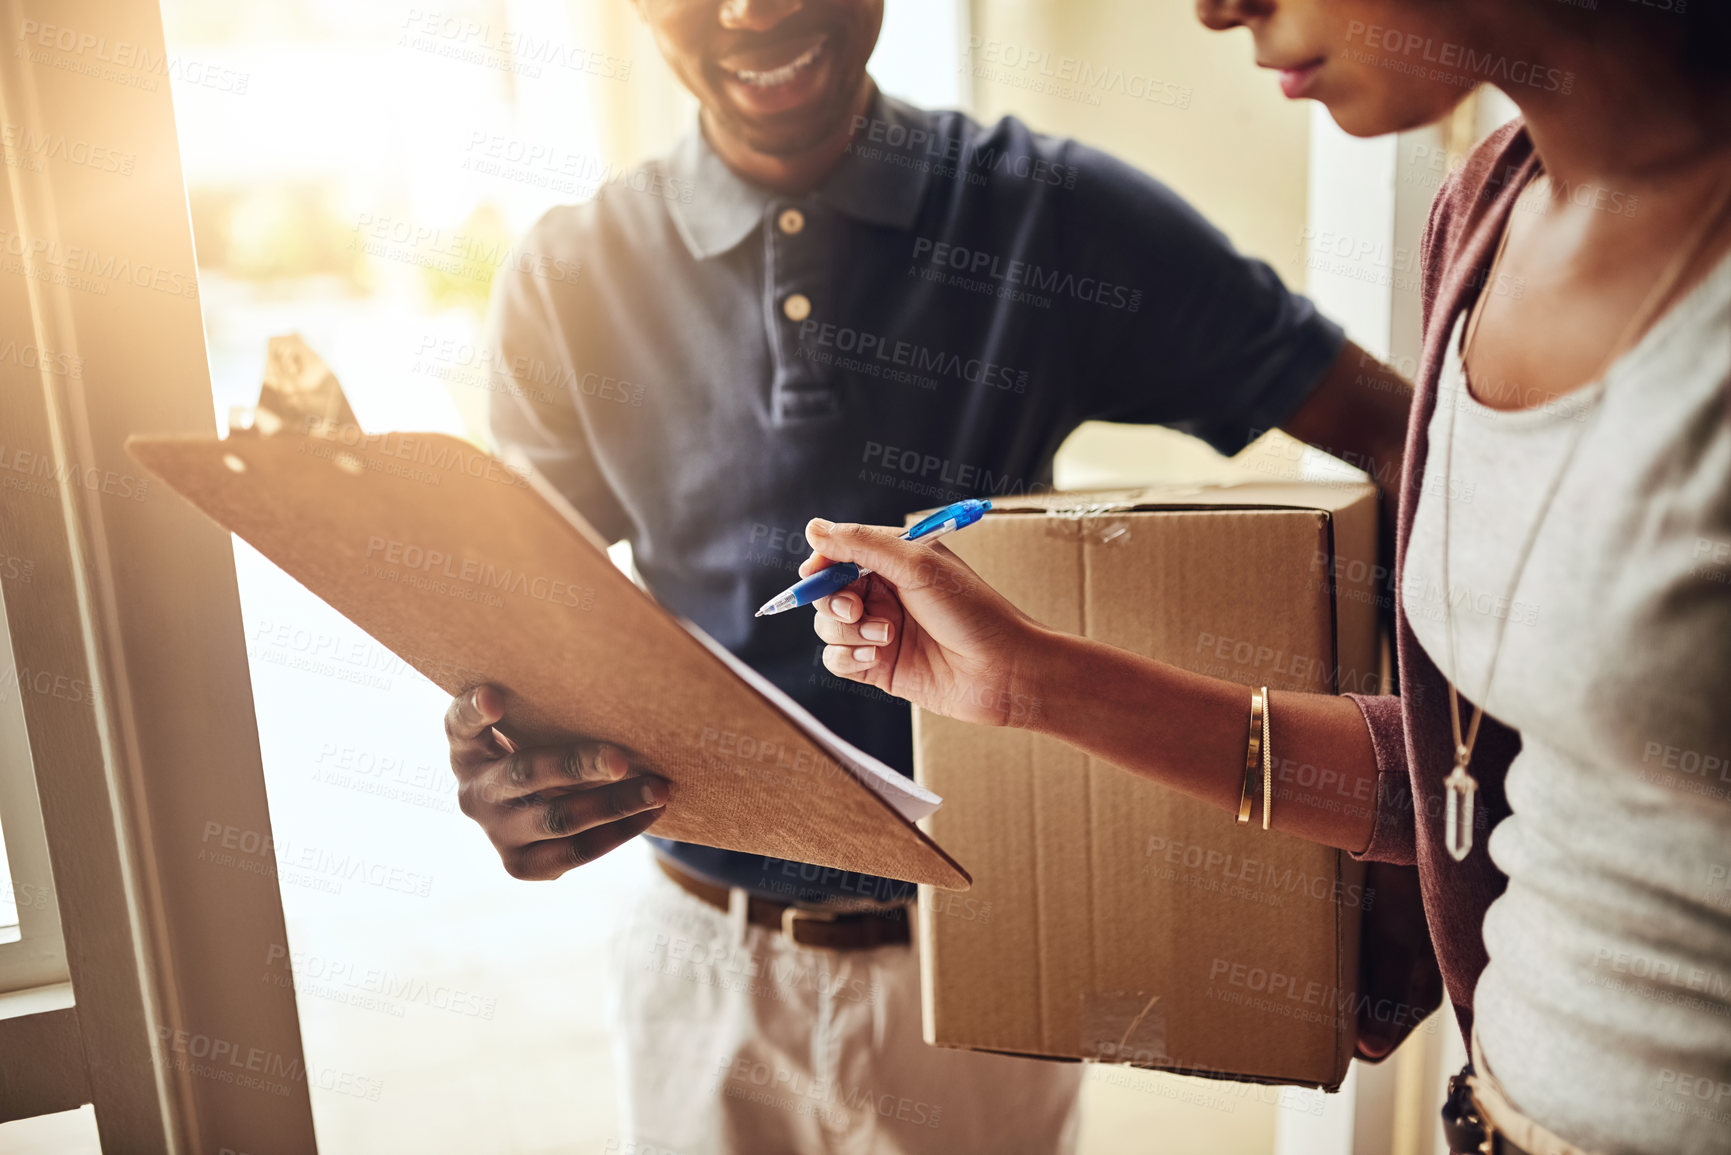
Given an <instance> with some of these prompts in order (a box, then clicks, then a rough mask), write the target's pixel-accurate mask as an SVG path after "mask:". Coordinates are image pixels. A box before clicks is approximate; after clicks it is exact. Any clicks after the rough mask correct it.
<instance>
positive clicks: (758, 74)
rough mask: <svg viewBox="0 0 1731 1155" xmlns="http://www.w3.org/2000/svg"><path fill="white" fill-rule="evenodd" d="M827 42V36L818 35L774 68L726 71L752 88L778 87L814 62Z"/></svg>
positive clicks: (820, 55) (796, 76)
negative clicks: (807, 45) (793, 55)
mask: <svg viewBox="0 0 1731 1155" xmlns="http://www.w3.org/2000/svg"><path fill="white" fill-rule="evenodd" d="M828 44H829V37H828V36H820V37H818V39H817V41H816V43H814V44H812V45H811V47H809V48H807V49H806V50H805V51H804V52H801V53H800V54H799V55H798V56H795V57H794V58H793V59H792V60H789V61H788V62H787V63H785V64H781V65H777V66H776V67H774V68H727V69H726V72H727V74H728V75H729V76H730V77H732V78H733V79H735V80H737V81H739V82H740V83H741V84H746V85H750V86H751V87H752V88H779V87H781V86H782V85H784V84H788V83H790V82H792V81H793V80H795V79H797V78H798V77H799V75H800V73H802V72H804V71H806V70H807V69H808V68H810V67H811V66H812V65H814V64H816V63H817V62H818V60H819V59H820V58H821V57H822V56H823V52H824V49H825V47H827V46H828Z"/></svg>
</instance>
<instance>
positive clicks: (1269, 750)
mask: <svg viewBox="0 0 1731 1155" xmlns="http://www.w3.org/2000/svg"><path fill="white" fill-rule="evenodd" d="M1273 706H1274V700H1273V699H1272V698H1270V697H1269V696H1268V687H1267V686H1264V687H1262V829H1264V830H1267V829H1268V820H1269V818H1270V817H1271V816H1272V815H1273V814H1274V740H1273V739H1272V738H1270V737H1269V730H1270V727H1271V726H1272V719H1273V717H1274V709H1273Z"/></svg>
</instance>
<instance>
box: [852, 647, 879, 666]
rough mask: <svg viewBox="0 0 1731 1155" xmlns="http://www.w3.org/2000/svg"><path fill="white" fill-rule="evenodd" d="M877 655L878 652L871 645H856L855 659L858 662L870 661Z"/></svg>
mask: <svg viewBox="0 0 1731 1155" xmlns="http://www.w3.org/2000/svg"><path fill="white" fill-rule="evenodd" d="M877 656H878V652H877V651H876V650H874V649H873V648H872V647H870V646H855V647H854V651H853V660H854V661H856V662H869V661H871V660H872V659H873V658H875V657H877Z"/></svg>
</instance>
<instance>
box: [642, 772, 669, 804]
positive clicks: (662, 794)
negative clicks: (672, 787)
mask: <svg viewBox="0 0 1731 1155" xmlns="http://www.w3.org/2000/svg"><path fill="white" fill-rule="evenodd" d="M665 801H667V783H665V782H663V781H662V780H661V779H659V778H645V779H644V780H643V805H645V806H660V805H661V804H662V803H663V802H665Z"/></svg>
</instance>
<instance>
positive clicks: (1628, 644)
mask: <svg viewBox="0 0 1731 1155" xmlns="http://www.w3.org/2000/svg"><path fill="white" fill-rule="evenodd" d="M1459 338H1460V329H1459V327H1458V325H1457V328H1456V330H1455V333H1454V336H1453V337H1452V338H1451V340H1450V342H1449V345H1448V356H1447V362H1446V364H1445V365H1444V367H1443V370H1442V376H1441V379H1440V382H1439V386H1438V399H1437V407H1436V412H1435V414H1434V415H1433V416H1432V418H1431V422H1430V458H1429V461H1428V463H1427V465H1426V477H1425V484H1424V486H1423V488H1422V490H1421V494H1420V499H1419V503H1418V509H1417V513H1416V515H1415V518H1414V522H1413V530H1412V536H1411V539H1410V540H1409V543H1408V546H1407V554H1406V567H1405V570H1404V573H1403V580H1402V598H1403V603H1404V606H1405V609H1406V613H1407V617H1408V620H1409V622H1410V623H1411V626H1412V629H1413V633H1414V634H1415V635H1416V637H1417V638H1418V641H1419V644H1420V645H1421V646H1423V647H1424V650H1425V652H1426V654H1428V655H1429V656H1430V658H1431V660H1432V661H1434V662H1435V663H1436V665H1437V667H1438V668H1439V669H1440V670H1442V672H1443V673H1444V675H1445V676H1447V677H1448V678H1449V679H1450V680H1451V681H1453V682H1454V683H1455V685H1456V686H1457V687H1458V689H1459V690H1460V693H1461V694H1462V696H1463V698H1465V699H1470V700H1471V701H1473V702H1484V703H1485V704H1486V706H1487V708H1488V710H1489V712H1490V714H1491V716H1492V717H1494V718H1497V719H1498V720H1500V721H1502V722H1504V723H1506V724H1507V725H1509V726H1511V727H1513V728H1514V729H1516V730H1518V731H1520V734H1521V744H1522V745H1521V752H1520V754H1519V755H1518V756H1517V757H1516V759H1515V760H1514V762H1513V764H1512V765H1511V766H1510V768H1509V773H1508V780H1507V791H1508V800H1509V805H1510V807H1511V808H1512V810H1513V814H1512V815H1511V816H1510V817H1509V818H1507V819H1505V820H1504V821H1503V822H1501V823H1500V824H1499V825H1498V826H1497V827H1496V829H1495V830H1494V831H1492V832H1491V837H1490V843H1489V848H1488V849H1489V853H1490V855H1491V857H1492V859H1493V860H1494V861H1495V862H1496V864H1497V866H1498V867H1499V868H1500V869H1501V870H1503V871H1504V872H1505V873H1506V874H1507V875H1508V876H1509V886H1508V890H1507V891H1506V892H1505V893H1504V894H1503V896H1502V897H1501V898H1499V899H1498V900H1497V901H1496V902H1495V903H1493V904H1492V906H1491V908H1490V911H1489V913H1488V915H1487V916H1486V919H1485V932H1484V933H1485V945H1486V947H1487V949H1488V950H1489V953H1490V965H1489V966H1488V967H1487V968H1486V970H1485V972H1484V974H1483V975H1482V976H1481V978H1480V979H1479V984H1478V988H1477V991H1476V992H1475V994H1474V1012H1475V1022H1476V1029H1477V1031H1478V1035H1479V1041H1480V1044H1481V1046H1482V1048H1483V1053H1484V1057H1485V1060H1486V1062H1487V1063H1488V1065H1489V1066H1490V1068H1491V1069H1492V1070H1493V1071H1494V1072H1495V1073H1496V1077H1497V1078H1498V1080H1499V1081H1500V1082H1501V1083H1502V1084H1503V1086H1504V1087H1505V1088H1506V1090H1507V1092H1508V1094H1509V1096H1510V1098H1511V1099H1512V1100H1513V1102H1514V1103H1515V1105H1516V1106H1517V1107H1518V1108H1519V1109H1520V1110H1521V1111H1523V1112H1524V1113H1526V1114H1527V1115H1528V1116H1530V1117H1531V1118H1533V1119H1534V1120H1535V1121H1537V1122H1538V1123H1540V1124H1541V1125H1543V1126H1545V1127H1547V1128H1549V1129H1550V1130H1552V1131H1554V1132H1555V1133H1557V1134H1558V1135H1560V1136H1562V1137H1563V1138H1566V1139H1568V1140H1570V1141H1571V1142H1574V1143H1575V1144H1577V1145H1579V1146H1582V1147H1585V1148H1587V1149H1589V1150H1597V1151H1604V1152H1640V1153H1643V1155H1646V1153H1652V1155H1659V1153H1660V1152H1687V1153H1690V1155H1709V1153H1711V1155H1731V257H1728V258H1727V259H1725V260H1722V261H1721V262H1720V263H1719V265H1718V267H1717V268H1716V269H1715V270H1714V271H1713V273H1712V274H1710V275H1709V277H1708V278H1707V279H1706V280H1704V281H1703V282H1701V283H1700V284H1699V285H1697V286H1696V288H1695V289H1694V290H1693V291H1691V292H1690V293H1689V294H1688V295H1687V296H1686V297H1685V298H1684V299H1682V300H1681V301H1679V302H1678V303H1677V304H1676V305H1674V306H1673V307H1672V308H1671V309H1670V310H1669V311H1668V312H1667V313H1666V314H1665V315H1664V316H1662V317H1660V318H1659V319H1658V321H1657V322H1656V323H1655V324H1654V326H1653V327H1652V328H1651V329H1650V330H1649V331H1648V332H1647V334H1646V335H1645V336H1644V337H1643V338H1642V340H1641V341H1640V342H1639V344H1637V345H1636V346H1635V347H1634V348H1632V349H1630V350H1629V351H1628V353H1626V354H1625V355H1624V356H1623V357H1621V358H1620V359H1618V360H1617V361H1616V362H1615V363H1614V364H1613V365H1612V366H1611V368H1610V369H1609V370H1608V371H1607V373H1606V374H1605V376H1604V378H1603V379H1602V380H1601V381H1599V382H1596V383H1594V384H1593V385H1591V386H1589V387H1587V388H1586V389H1583V390H1581V391H1579V392H1576V393H1572V394H1569V395H1567V396H1564V397H1560V398H1551V399H1545V398H1536V397H1532V396H1525V395H1523V396H1522V397H1521V398H1520V402H1519V403H1520V404H1522V405H1524V406H1528V407H1527V408H1523V409H1521V410H1520V411H1503V410H1497V409H1492V408H1490V407H1487V406H1485V405H1483V404H1481V403H1480V402H1479V401H1478V400H1476V399H1475V398H1474V397H1473V396H1472V395H1471V394H1469V392H1468V391H1467V388H1466V385H1465V378H1464V373H1463V370H1462V366H1461V361H1460V354H1459ZM1510 388H1511V387H1510V386H1509V385H1508V384H1506V383H1502V382H1477V383H1475V384H1474V389H1475V390H1476V391H1477V393H1478V394H1479V396H1481V397H1490V396H1493V395H1494V394H1497V393H1503V394H1505V395H1506V394H1507V391H1508V390H1509V389H1510ZM1515 388H1518V386H1517V387H1515ZM1451 433H1452V447H1453V448H1452V460H1450V458H1449V455H1450V453H1451V450H1450V445H1451ZM1577 437H1578V438H1580V443H1579V445H1578V446H1577V447H1575V449H1574V455H1573V460H1572V462H1571V463H1570V465H1569V467H1568V470H1567V473H1566V474H1565V475H1564V476H1563V480H1562V482H1561V485H1560V487H1559V488H1558V490H1557V492H1556V496H1555V498H1554V499H1553V501H1552V503H1551V507H1550V510H1549V513H1548V515H1547V516H1546V518H1545V520H1544V523H1543V527H1542V529H1541V530H1540V531H1539V536H1538V538H1537V539H1536V541H1535V542H1534V545H1533V550H1532V554H1531V558H1530V560H1529V561H1528V563H1527V566H1526V571H1525V573H1524V575H1523V576H1522V577H1521V580H1520V584H1519V588H1518V589H1515V590H1513V591H1511V590H1510V589H1509V583H1510V579H1511V577H1512V576H1513V571H1514V568H1515V561H1516V558H1517V557H1518V556H1519V554H1520V551H1521V549H1522V546H1523V545H1524V544H1525V542H1526V540H1527V537H1528V535H1529V534H1530V533H1531V532H1532V529H1533V525H1534V523H1535V519H1536V517H1537V515H1538V512H1539V506H1540V504H1541V499H1542V498H1543V496H1544V494H1545V493H1546V491H1547V490H1548V489H1549V488H1550V485H1551V483H1552V480H1553V478H1555V477H1556V476H1557V474H1558V471H1559V465H1560V464H1561V463H1562V462H1563V460H1564V457H1565V455H1566V454H1567V453H1568V452H1569V449H1570V443H1571V441H1573V440H1574V439H1575V438H1577ZM1445 477H1446V479H1447V484H1446V485H1445V483H1444V482H1445ZM1445 500H1448V501H1449V502H1450V510H1451V511H1450V519H1451V525H1450V528H1449V541H1448V549H1449V567H1450V586H1451V589H1450V592H1449V595H1448V596H1447V597H1445V596H1444V592H1443V585H1442V546H1443V533H1442V528H1443V527H1442V514H1443V503H1444V501H1445ZM1451 616H1452V618H1453V620H1454V628H1455V633H1456V639H1457V645H1458V652H1459V658H1460V666H1461V668H1460V669H1458V670H1457V669H1455V668H1454V666H1453V661H1452V659H1451V656H1450V646H1449V636H1448V628H1449V627H1448V621H1449V618H1450V617H1451ZM1499 618H1506V620H1507V624H1506V626H1505V627H1504V629H1503V642H1502V655H1501V658H1500V659H1499V661H1498V665H1497V672H1496V677H1495V681H1494V683H1493V684H1492V685H1491V688H1490V691H1489V696H1488V698H1487V697H1486V693H1485V678H1486V673H1487V671H1488V669H1489V665H1490V660H1491V650H1492V643H1493V638H1494V634H1495V630H1496V626H1497V622H1498V620H1499ZM1465 709H1466V707H1465V705H1464V703H1463V711H1464V710H1465ZM1473 853H1475V854H1481V853H1485V850H1484V849H1475V850H1474V852H1473ZM1444 881H1445V884H1446V873H1445V877H1444Z"/></svg>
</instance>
